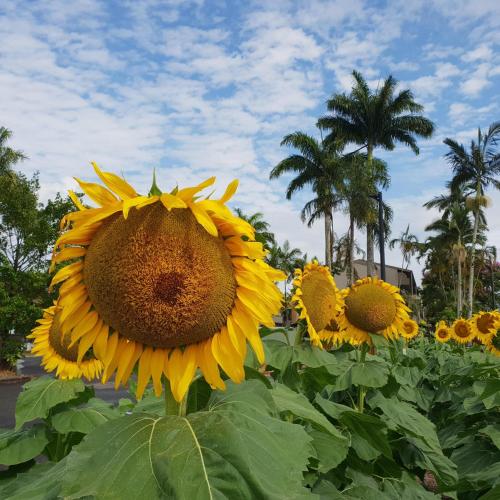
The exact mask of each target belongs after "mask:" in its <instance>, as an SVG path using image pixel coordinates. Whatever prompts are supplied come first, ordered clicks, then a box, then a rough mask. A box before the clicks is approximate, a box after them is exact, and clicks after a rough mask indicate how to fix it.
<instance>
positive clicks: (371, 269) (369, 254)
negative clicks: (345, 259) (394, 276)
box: [366, 143, 375, 276]
mask: <svg viewBox="0 0 500 500" xmlns="http://www.w3.org/2000/svg"><path fill="white" fill-rule="evenodd" d="M367 160H368V161H367V163H368V165H367V166H368V169H369V171H370V176H371V174H372V170H373V166H372V163H373V146H372V145H371V144H370V143H368V146H367ZM374 253H375V250H374V242H373V225H372V224H371V223H368V224H367V225H366V275H367V276H373V275H374V274H375V258H374Z"/></svg>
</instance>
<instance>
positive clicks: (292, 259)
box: [266, 240, 303, 324]
mask: <svg viewBox="0 0 500 500" xmlns="http://www.w3.org/2000/svg"><path fill="white" fill-rule="evenodd" d="M302 259H303V256H302V252H301V251H300V249H298V248H291V246H290V242H289V241H288V240H285V241H284V243H283V245H282V246H281V247H280V246H279V245H277V244H274V245H273V246H272V247H271V249H270V251H269V254H268V255H267V259H266V260H267V262H268V264H269V265H271V266H272V267H275V268H276V269H280V270H281V271H283V272H284V273H285V274H286V279H285V282H284V287H285V289H284V305H285V308H284V320H285V321H284V322H285V324H287V321H288V314H287V310H288V302H289V300H288V295H287V284H288V283H290V281H291V280H292V279H293V272H294V270H295V268H296V267H303V266H302Z"/></svg>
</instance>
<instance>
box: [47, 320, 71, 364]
mask: <svg viewBox="0 0 500 500" xmlns="http://www.w3.org/2000/svg"><path fill="white" fill-rule="evenodd" d="M59 318H60V313H56V315H55V316H54V319H53V321H52V325H51V327H50V330H49V343H50V345H51V347H52V349H54V351H56V352H57V354H59V356H61V357H62V358H64V359H67V360H68V361H74V362H76V361H77V359H78V345H76V344H75V345H74V346H73V347H69V345H70V344H71V335H70V334H69V333H67V334H66V335H64V337H63V335H62V331H61V323H60V321H59Z"/></svg>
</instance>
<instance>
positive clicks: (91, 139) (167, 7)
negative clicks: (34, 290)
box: [0, 0, 500, 279]
mask: <svg viewBox="0 0 500 500" xmlns="http://www.w3.org/2000/svg"><path fill="white" fill-rule="evenodd" d="M0 39H1V40H2V44H1V46H0V96H1V97H0V125H2V126H5V127H7V128H9V129H10V130H11V131H12V132H13V134H14V135H13V138H12V140H11V142H10V145H11V146H12V147H16V148H19V149H22V150H23V151H24V153H25V154H26V155H27V156H28V157H29V159H28V160H26V161H25V162H23V163H22V164H21V165H20V167H19V168H20V169H21V170H22V171H23V172H25V173H26V174H28V175H31V174H32V173H33V172H35V171H38V172H39V174H40V182H41V192H40V194H41V198H42V199H43V200H46V199H48V198H50V197H53V196H54V195H55V194H56V193H57V192H64V191H66V190H67V189H74V188H75V181H74V180H73V176H77V177H81V178H83V179H85V180H86V181H95V180H96V178H95V174H94V172H93V171H92V169H91V167H90V161H96V162H97V163H98V164H99V165H100V166H101V168H103V169H107V170H110V171H114V172H117V173H121V174H122V175H123V176H124V177H125V178H126V179H127V180H128V181H129V182H131V183H132V184H133V185H134V186H135V187H137V188H138V189H139V190H141V191H142V192H147V191H148V189H149V186H150V184H151V179H152V173H153V169H156V174H157V178H158V184H159V186H160V188H163V189H164V190H170V189H171V188H173V187H174V186H175V185H176V184H179V185H181V186H185V185H192V184H193V183H198V182H200V181H201V180H204V179H205V178H207V177H209V176H211V175H215V176H217V192H219V193H221V192H222V191H223V190H224V188H225V185H226V184H227V183H228V182H229V181H231V180H232V179H234V178H238V179H239V180H240V187H239V190H238V193H237V194H236V196H235V197H234V199H233V201H232V202H231V205H232V207H233V208H234V207H240V208H242V209H243V210H244V211H245V212H247V213H254V212H257V211H259V212H262V213H263V214H264V217H265V219H266V220H267V221H268V222H269V223H270V224H271V230H272V231H273V232H274V233H275V234H276V237H277V239H278V242H279V243H283V241H284V240H285V239H287V240H289V241H290V244H291V245H292V246H294V247H298V248H300V249H301V250H303V251H304V252H307V253H308V255H309V256H318V257H320V258H323V257H324V237H323V235H324V231H323V225H322V223H321V221H320V222H318V223H317V224H316V225H314V226H313V227H312V228H308V227H307V226H306V225H305V224H303V223H302V222H301V220H300V210H301V208H302V206H303V205H304V203H305V202H306V201H308V200H309V199H310V198H311V196H312V195H311V192H310V191H309V190H304V191H303V192H301V193H299V194H298V195H297V196H296V197H294V199H292V200H291V201H288V200H286V199H285V195H284V192H285V189H286V185H287V183H288V182H289V180H290V177H283V178H282V179H279V180H273V181H269V172H270V170H271V169H272V168H273V166H275V165H276V164H277V163H278V162H279V161H280V160H282V159H283V158H285V157H286V156H288V155H289V154H290V153H291V151H290V150H287V149H286V148H283V147H280V142H281V139H282V138H283V136H284V135H286V134H288V133H291V132H293V131H296V130H301V131H304V132H307V133H309V134H311V135H314V136H316V137H317V138H319V132H318V130H317V129H316V127H315V124H316V121H317V119H318V117H320V116H322V115H323V114H325V113H326V101H327V99H328V98H329V97H330V96H331V95H332V94H333V93H338V92H348V91H349V90H350V88H351V85H352V78H351V72H352V70H353V69H357V70H358V71H360V72H361V73H362V74H363V75H364V76H365V77H366V78H367V80H368V82H369V83H370V85H371V86H372V87H373V88H376V86H377V85H378V84H379V83H380V82H381V81H382V80H383V79H384V78H385V77H387V76H388V75H389V74H392V75H393V76H394V77H395V78H396V79H397V80H398V81H399V82H400V83H399V88H400V89H404V88H410V89H411V90H412V91H413V92H414V94H415V98H416V100H417V101H418V102H419V103H421V104H423V105H424V106H425V111H424V114H425V115H426V116H427V117H429V118H430V119H432V120H433V121H434V122H435V124H436V132H435V134H434V136H433V137H432V138H431V139H428V140H421V141H419V146H420V155H418V156H416V155H414V154H413V153H412V152H411V151H409V150H407V149H405V148H403V147H398V148H396V149H395V150H394V151H391V152H387V151H383V150H376V151H375V154H376V155H377V156H379V157H380V158H383V159H384V160H386V161H387V163H388V166H389V171H390V174H391V185H390V187H389V189H388V190H387V191H386V192H385V193H384V197H385V199H386V201H387V202H388V203H389V204H390V205H391V206H392V208H393V210H394V221H393V224H392V235H391V237H397V236H399V235H400V233H401V232H402V231H403V230H404V229H405V228H406V227H407V225H408V224H409V225H410V230H411V232H413V233H415V234H416V235H417V236H418V237H419V238H420V239H425V237H426V236H427V235H428V233H425V231H424V228H425V226H426V225H427V224H429V223H430V222H432V221H433V220H434V219H436V218H437V215H438V214H437V213H436V212H434V211H429V210H426V209H425V208H423V207H422V204H423V203H424V202H425V201H427V200H429V199H431V198H432V197H433V196H435V195H438V194H440V193H442V192H444V190H445V182H446V181H447V180H448V179H449V178H450V177H451V169H450V167H449V165H447V163H446V161H445V159H444V157H443V156H444V154H445V153H446V147H445V146H444V145H443V139H444V138H446V137H452V138H455V139H456V140H458V141H459V142H464V143H465V144H467V143H468V142H469V141H470V140H471V139H472V138H474V137H475V136H476V135H477V128H478V127H481V128H482V129H487V128H488V127H489V125H490V124H491V123H492V122H493V121H495V120H499V119H500V2H498V0H473V1H469V0H451V1H450V0H435V1H419V0H405V1H399V0H398V1H390V2H379V1H367V0H333V1H330V0H309V1H285V0H273V1H252V0H250V1H247V2H235V1H230V0H228V1H223V0H184V1H183V0H143V1H132V0H131V1H100V0H72V1H71V2H67V1H64V0H47V1H44V2H42V1H33V0H31V1H30V0H28V1H21V0H14V1H10V0H2V2H1V3H0ZM488 194H489V196H490V198H491V200H492V206H491V208H490V209H488V213H487V216H488V221H489V226H490V233H489V244H492V245H496V246H497V247H498V246H500V217H498V216H495V214H498V210H499V208H500V194H499V193H498V192H497V193H493V192H490V193H488ZM346 229H347V217H346V215H345V214H343V213H341V212H339V213H335V215H334V230H335V232H336V234H337V235H338V236H341V235H342V234H344V232H345V231H346ZM357 239H358V242H359V244H360V245H361V246H364V245H365V241H364V240H365V238H364V235H363V234H361V233H358V234H357ZM387 263H388V264H392V265H401V255H400V253H399V252H398V251H397V250H393V251H389V252H388V255H387ZM411 267H412V268H413V269H414V271H415V273H416V274H417V279H418V277H419V275H420V273H421V269H422V263H420V264H418V263H417V262H415V261H413V262H412V266H411Z"/></svg>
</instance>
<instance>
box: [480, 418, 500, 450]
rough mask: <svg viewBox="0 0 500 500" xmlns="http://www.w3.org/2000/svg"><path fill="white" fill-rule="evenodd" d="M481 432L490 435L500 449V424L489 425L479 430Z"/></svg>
mask: <svg viewBox="0 0 500 500" xmlns="http://www.w3.org/2000/svg"><path fill="white" fill-rule="evenodd" d="M479 432H480V433H481V434H484V435H485V436H488V437H489V438H490V439H491V441H492V442H493V444H494V445H495V446H496V447H497V448H498V449H499V450H500V425H498V424H495V425H487V426H486V427H484V428H483V429H481V430H480V431H479Z"/></svg>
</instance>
